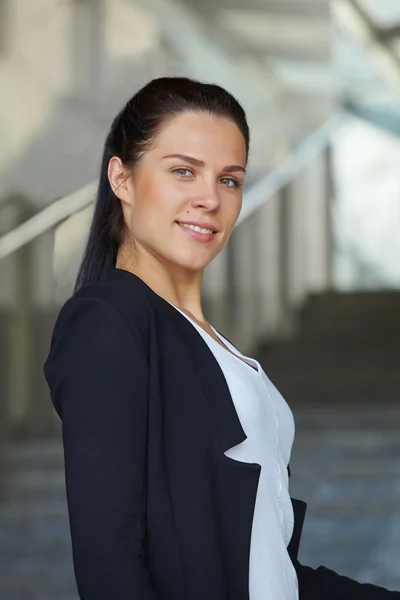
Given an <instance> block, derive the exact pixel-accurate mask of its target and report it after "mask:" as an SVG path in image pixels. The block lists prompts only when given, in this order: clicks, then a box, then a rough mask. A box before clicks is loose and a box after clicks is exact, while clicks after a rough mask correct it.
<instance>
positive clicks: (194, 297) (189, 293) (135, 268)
mask: <svg viewBox="0 0 400 600" xmlns="http://www.w3.org/2000/svg"><path fill="white" fill-rule="evenodd" d="M115 266H116V267H117V268H118V269H122V270H124V271H129V272H130V273H133V274H134V275H136V276H137V277H139V278H140V279H142V281H144V282H145V283H146V284H147V285H148V286H149V287H150V288H151V289H152V290H153V291H154V292H155V293H156V294H158V295H159V296H161V298H164V300H167V301H168V302H170V303H171V304H174V305H175V306H177V307H178V308H180V309H181V310H183V311H185V312H187V313H189V314H190V315H192V316H194V317H195V318H196V319H198V320H199V321H204V315H203V310H202V307H201V284H202V276H203V272H202V271H188V270H187V269H182V268H180V267H176V266H174V267H171V266H170V265H167V264H166V263H163V262H161V261H160V260H157V259H156V258H154V257H152V260H146V261H145V260H136V261H135V262H133V261H132V259H131V257H130V260H129V259H128V260H127V257H126V256H124V252H123V251H121V252H119V253H118V257H117V262H116V265H115Z"/></svg>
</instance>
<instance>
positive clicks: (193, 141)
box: [108, 112, 246, 343]
mask: <svg viewBox="0 0 400 600" xmlns="http://www.w3.org/2000/svg"><path fill="white" fill-rule="evenodd" d="M176 154H179V155H185V156H189V157H193V158H195V159H197V161H202V163H203V164H193V162H192V161H189V160H188V159H184V158H176V157H173V158H170V157H169V158H165V157H166V156H169V155H176ZM245 166H246V147H245V141H244V139H243V136H242V134H241V132H240V130H239V129H238V127H237V126H236V124H235V123H234V122H233V121H231V120H229V119H225V118H221V117H215V116H212V115H209V114H206V113H195V112H185V113H181V114H179V115H178V116H176V117H173V118H172V119H170V120H168V121H167V122H165V123H164V125H163V127H162V128H161V131H160V132H159V134H158V136H157V137H156V139H155V140H154V141H153V145H152V148H151V149H150V150H148V151H147V152H146V153H145V154H144V156H143V158H142V160H141V162H140V163H139V165H137V166H136V167H135V168H134V169H128V168H126V167H125V166H124V165H123V164H122V163H121V160H120V159H119V158H118V157H113V158H111V160H110V162H109V168H108V175H109V181H110V184H111V187H112V189H113V190H114V192H115V194H116V195H117V196H118V198H119V199H120V201H121V205H122V209H123V214H124V219H125V224H126V229H127V235H126V236H125V241H124V243H123V244H122V245H121V248H120V250H119V253H118V258H117V263H116V266H117V268H121V269H125V270H127V271H131V272H132V273H134V274H135V275H137V276H138V277H140V278H141V279H142V280H143V281H145V282H146V283H147V285H149V286H150V287H151V288H152V289H153V290H154V291H155V292H156V293H157V294H159V295H160V296H161V297H163V298H165V299H166V300H168V301H169V302H171V303H172V304H174V305H175V306H177V307H179V308H180V309H181V310H183V311H184V312H186V313H187V314H188V315H189V316H190V317H191V318H193V319H195V320H196V322H197V323H198V324H199V325H200V326H202V327H203V328H204V329H205V330H206V331H207V333H210V335H212V336H213V338H214V339H216V336H215V334H214V332H213V330H212V329H211V327H210V326H209V324H208V323H207V321H206V320H205V318H204V315H203V311H202V307H201V282H202V276H203V271H204V268H205V267H206V266H207V265H208V264H209V263H210V262H211V261H212V260H213V259H214V258H215V257H216V256H217V254H218V253H219V252H220V251H221V250H222V249H223V247H224V246H225V244H226V243H227V241H228V239H229V236H230V234H231V232H232V229H233V227H234V225H235V223H236V221H237V218H238V216H239V213H240V209H241V206H242V185H243V183H244V177H245V173H244V170H245ZM227 167H228V168H230V169H229V172H227ZM233 167H235V168H233ZM236 167H238V168H236ZM177 221H180V222H182V221H184V222H189V223H190V222H193V221H205V222H207V223H212V224H213V225H214V226H215V229H217V233H216V234H215V236H214V237H213V239H212V241H211V242H208V243H202V242H199V241H198V240H196V239H194V238H193V237H192V236H191V235H189V234H188V233H187V232H186V231H185V230H182V228H181V227H180V226H179V225H178V224H177ZM217 341H219V343H220V340H218V339H217Z"/></svg>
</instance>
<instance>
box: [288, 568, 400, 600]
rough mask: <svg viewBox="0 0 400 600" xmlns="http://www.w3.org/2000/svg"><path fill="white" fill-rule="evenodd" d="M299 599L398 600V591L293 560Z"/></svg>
mask: <svg viewBox="0 0 400 600" xmlns="http://www.w3.org/2000/svg"><path fill="white" fill-rule="evenodd" d="M295 568H296V572H297V579H298V582H299V600H339V599H340V600H400V592H395V591H393V592H392V591H389V590H386V589H385V588H382V587H379V586H376V585H372V584H369V583H359V582H358V581H354V580H353V579H350V578H349V577H344V576H343V575H338V573H335V572H334V571H331V570H330V569H327V568H326V567H318V568H317V569H312V568H311V567H306V566H303V565H301V564H300V563H299V562H298V561H297V560H296V561H295Z"/></svg>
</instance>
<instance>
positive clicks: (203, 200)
mask: <svg viewBox="0 0 400 600" xmlns="http://www.w3.org/2000/svg"><path fill="white" fill-rule="evenodd" d="M191 204H192V206H193V208H205V209H206V210H209V211H211V210H216V209H217V208H218V207H219V204H220V199H219V195H218V188H217V184H216V183H204V185H203V186H202V189H201V190H200V189H197V190H196V193H195V194H194V195H193V197H192V199H191Z"/></svg>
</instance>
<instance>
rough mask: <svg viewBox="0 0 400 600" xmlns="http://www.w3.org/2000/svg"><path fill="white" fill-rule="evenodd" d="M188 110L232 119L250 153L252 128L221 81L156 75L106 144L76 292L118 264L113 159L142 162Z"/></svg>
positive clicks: (120, 221)
mask: <svg viewBox="0 0 400 600" xmlns="http://www.w3.org/2000/svg"><path fill="white" fill-rule="evenodd" d="M185 111H196V112H205V113H209V114H211V115H215V116H218V117H225V118H228V119H230V120H232V121H233V122H234V123H235V124H236V125H237V127H238V128H239V130H240V131H241V133H242V134H243V138H244V140H245V144H246V156H248V152H249V143H250V135H249V127H248V125H247V121H246V115H245V112H244V110H243V108H242V107H241V105H240V104H239V102H238V101H237V100H236V99H235V98H234V97H233V96H232V95H231V94H230V93H228V92H227V91H226V90H224V89H223V88H221V87H220V86H218V85H212V84H208V83H201V82H199V81H194V80H191V79H187V78H185V77H161V78H158V79H153V80H152V81H150V82H149V83H148V84H147V85H145V86H144V87H143V88H141V89H140V90H139V91H138V92H137V93H136V94H135V95H134V96H133V97H132V98H131V99H130V100H129V101H128V102H127V104H126V105H125V107H124V108H123V109H122V110H121V111H120V112H119V114H118V115H117V116H116V117H115V119H114V121H113V123H112V125H111V129H110V131H109V133H108V135H107V138H106V142H105V145H104V152H103V159H102V162H101V171H100V181H99V187H98V193H97V201H96V206H95V209H94V214H93V219H92V223H91V226H90V231H89V238H88V241H87V245H86V249H85V252H84V256H83V259H82V263H81V266H80V269H79V272H78V276H77V280H76V283H75V291H77V290H78V289H80V288H81V287H83V286H84V285H87V284H90V283H97V282H99V281H101V280H102V279H103V276H104V274H105V272H106V270H107V268H108V267H110V266H115V264H116V260H117V253H118V249H119V247H120V245H121V242H122V241H123V237H124V231H125V224H124V218H123V213H122V207H121V203H120V200H119V199H118V197H117V196H116V195H115V194H114V192H113V191H112V189H111V185H110V182H109V180H108V163H109V161H110V158H112V157H113V156H118V157H119V158H120V159H121V161H122V162H123V164H125V165H126V166H135V165H137V164H138V162H139V161H140V159H141V158H142V156H143V154H144V153H145V152H146V150H148V149H149V148H150V147H151V143H152V142H153V141H154V138H155V137H156V136H157V134H158V133H159V131H160V129H161V127H162V125H163V123H164V122H165V121H166V120H167V119H168V118H171V117H173V116H175V115H177V114H179V113H182V112H185Z"/></svg>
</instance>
